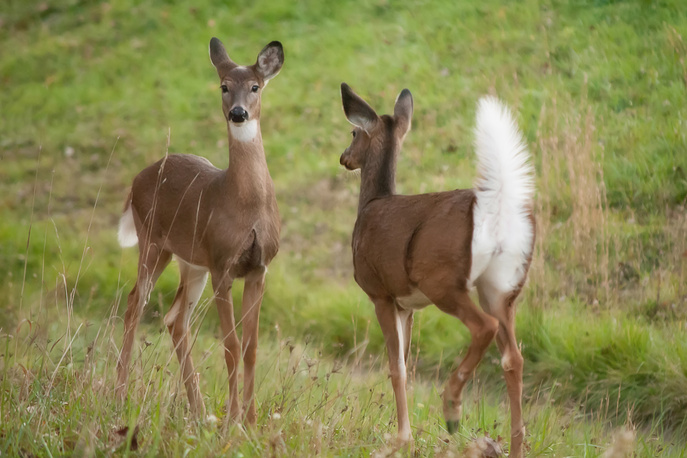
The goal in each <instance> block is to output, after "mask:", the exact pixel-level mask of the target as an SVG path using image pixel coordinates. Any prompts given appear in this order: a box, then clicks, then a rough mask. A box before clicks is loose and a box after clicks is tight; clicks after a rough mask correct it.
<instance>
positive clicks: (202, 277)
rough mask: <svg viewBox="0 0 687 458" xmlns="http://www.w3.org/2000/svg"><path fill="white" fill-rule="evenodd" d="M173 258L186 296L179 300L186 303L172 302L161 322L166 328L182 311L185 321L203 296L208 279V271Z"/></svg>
mask: <svg viewBox="0 0 687 458" xmlns="http://www.w3.org/2000/svg"><path fill="white" fill-rule="evenodd" d="M175 258H176V260H177V262H178V263H179V273H180V274H181V275H180V276H181V279H182V281H185V284H184V286H185V288H186V294H183V295H182V297H181V298H180V299H182V300H185V301H186V303H181V301H174V303H173V304H172V307H171V308H170V309H169V312H167V314H166V315H165V318H164V320H163V322H164V323H165V326H167V327H169V326H171V325H173V324H174V322H175V321H176V319H177V318H178V316H179V313H182V311H183V312H185V313H186V319H188V317H189V316H190V315H191V312H192V311H193V309H194V308H195V306H196V304H197V303H198V300H199V299H200V296H201V295H202V294H203V290H204V289H205V283H206V282H207V279H208V270H207V269H206V268H205V267H201V266H196V265H194V264H190V263H188V262H186V261H184V260H183V259H181V258H179V257H178V256H175Z"/></svg>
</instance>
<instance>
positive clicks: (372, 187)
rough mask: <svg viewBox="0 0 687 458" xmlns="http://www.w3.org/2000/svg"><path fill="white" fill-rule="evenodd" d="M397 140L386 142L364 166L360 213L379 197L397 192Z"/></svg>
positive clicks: (359, 202)
mask: <svg viewBox="0 0 687 458" xmlns="http://www.w3.org/2000/svg"><path fill="white" fill-rule="evenodd" d="M397 151H398V147H397V145H396V142H395V141H391V142H385V143H384V145H383V147H382V151H381V152H380V154H376V155H372V157H370V158H369V159H368V163H366V164H365V166H364V167H363V168H362V171H361V182H360V198H359V201H358V213H360V212H361V211H362V209H363V208H364V207H365V206H366V205H367V204H368V203H370V201H372V200H374V199H377V198H379V197H385V196H391V195H393V194H396V154H397Z"/></svg>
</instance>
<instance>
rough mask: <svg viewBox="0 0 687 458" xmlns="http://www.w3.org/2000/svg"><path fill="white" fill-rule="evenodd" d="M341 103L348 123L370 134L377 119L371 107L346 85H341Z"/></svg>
mask: <svg viewBox="0 0 687 458" xmlns="http://www.w3.org/2000/svg"><path fill="white" fill-rule="evenodd" d="M341 102H342V103H343V109H344V113H345V114H346V119H348V122H350V123H351V124H353V125H354V126H357V127H360V128H361V129H363V130H364V131H366V132H370V130H371V129H372V128H373V127H374V126H375V124H376V123H377V119H379V117H378V116H377V113H376V112H375V111H374V110H373V109H372V107H371V106H370V105H368V104H367V102H366V101H364V100H363V99H361V98H360V96H359V95H358V94H356V93H355V92H353V89H351V87H350V86H349V85H348V84H346V83H341Z"/></svg>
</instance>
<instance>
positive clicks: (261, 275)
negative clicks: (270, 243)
mask: <svg viewBox="0 0 687 458" xmlns="http://www.w3.org/2000/svg"><path fill="white" fill-rule="evenodd" d="M265 272H266V270H265V268H262V269H258V270H257V271H255V272H251V273H250V274H248V275H247V276H246V279H245V286H244V289H243V302H242V304H241V313H242V318H241V322H242V329H243V336H242V337H243V343H242V347H243V409H244V415H245V421H246V423H247V424H249V425H253V424H255V422H256V420H257V416H256V412H255V397H254V390H255V362H256V359H257V352H258V323H259V321H260V306H261V304H262V296H263V293H264V292H265Z"/></svg>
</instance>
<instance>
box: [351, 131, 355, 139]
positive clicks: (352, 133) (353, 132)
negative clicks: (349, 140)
mask: <svg viewBox="0 0 687 458" xmlns="http://www.w3.org/2000/svg"><path fill="white" fill-rule="evenodd" d="M351 135H353V138H355V131H354V130H352V131H351Z"/></svg>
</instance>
